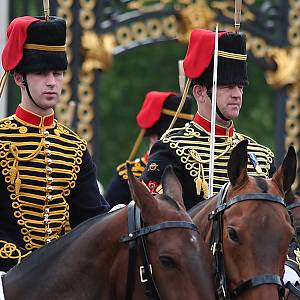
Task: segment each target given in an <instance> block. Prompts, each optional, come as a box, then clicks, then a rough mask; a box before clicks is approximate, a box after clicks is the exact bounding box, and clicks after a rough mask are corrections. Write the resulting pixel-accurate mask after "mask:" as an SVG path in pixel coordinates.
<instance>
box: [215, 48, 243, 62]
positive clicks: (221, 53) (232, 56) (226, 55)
mask: <svg viewBox="0 0 300 300" xmlns="http://www.w3.org/2000/svg"><path fill="white" fill-rule="evenodd" d="M218 56H220V57H224V58H229V59H235V60H247V54H238V53H231V52H226V51H220V50H219V52H218Z"/></svg>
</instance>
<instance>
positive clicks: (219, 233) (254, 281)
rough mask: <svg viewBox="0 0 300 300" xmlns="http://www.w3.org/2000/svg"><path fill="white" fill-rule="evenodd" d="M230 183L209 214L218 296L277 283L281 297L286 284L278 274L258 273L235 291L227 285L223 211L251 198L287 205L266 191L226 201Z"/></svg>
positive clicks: (220, 297) (232, 294)
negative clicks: (230, 289)
mask: <svg viewBox="0 0 300 300" xmlns="http://www.w3.org/2000/svg"><path fill="white" fill-rule="evenodd" d="M228 186H229V183H227V184H225V185H224V186H223V187H222V189H221V190H220V192H219V194H218V199H217V206H216V209H215V210H214V211H212V212H211V213H210V214H209V219H210V220H212V222H213V224H212V226H213V227H212V229H213V237H212V251H213V256H214V263H215V267H216V272H217V280H218V289H217V292H218V296H219V299H222V300H223V299H224V300H230V299H231V298H230V296H233V297H237V296H238V295H240V294H241V293H243V292H244V291H245V290H247V289H250V288H254V287H257V286H259V285H262V284H275V285H277V287H278V292H279V295H280V296H281V297H283V296H284V284H283V281H282V279H281V278H280V276H279V275H277V274H264V275H258V276H254V277H252V278H250V279H249V280H247V281H245V282H243V283H242V284H240V285H239V286H238V287H237V288H235V289H234V290H233V291H229V289H228V285H227V279H226V274H225V263H224V256H223V254H224V253H223V213H224V211H225V210H226V209H227V208H229V207H231V206H232V205H234V204H236V203H240V202H242V201H249V200H262V201H271V202H275V203H279V204H281V205H283V206H284V207H286V204H285V202H284V199H283V198H281V197H279V196H275V195H271V194H266V193H253V194H244V195H238V196H235V197H233V198H231V199H230V200H228V201H226V202H225V197H226V194H227V190H228Z"/></svg>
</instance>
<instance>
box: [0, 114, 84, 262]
mask: <svg viewBox="0 0 300 300" xmlns="http://www.w3.org/2000/svg"><path fill="white" fill-rule="evenodd" d="M29 128H31V129H30V130H29ZM41 128H42V127H37V126H31V125H29V124H24V122H23V121H21V120H19V119H17V118H16V116H10V117H8V118H6V119H3V120H1V122H0V158H1V159H0V166H1V168H2V174H3V175H4V177H5V182H6V183H7V190H8V192H9V193H10V199H11V206H12V208H13V211H14V213H13V216H14V218H15V219H16V220H17V223H18V225H19V226H20V235H21V236H22V237H23V241H24V242H25V249H26V250H27V251H31V250H33V249H36V248H40V247H41V246H44V245H45V243H47V242H48V240H54V239H56V238H58V237H59V235H60V233H61V232H62V230H63V229H64V227H65V226H66V223H67V220H68V218H69V205H68V203H67V201H66V197H67V196H69V195H70V192H71V189H73V188H74V187H75V185H76V179H77V174H78V173H79V171H80V168H81V164H82V157H83V152H84V151H85V150H86V147H87V143H86V142H85V141H84V140H83V139H81V138H80V137H79V136H78V135H77V134H75V133H74V132H73V131H71V130H70V129H69V128H67V127H65V126H64V125H62V124H60V123H57V121H56V120H55V122H54V125H53V126H51V127H47V131H48V133H47V134H46V132H45V131H43V129H41ZM44 129H45V128H44ZM69 137H70V138H69ZM31 149H32V150H31ZM49 151H50V152H49ZM50 159H51V162H49V160H50ZM28 161H30V162H31V161H32V162H33V163H34V164H35V166H34V167H32V166H31V165H30V164H28ZM14 168H15V169H14ZM49 169H51V170H49ZM49 172H50V173H49ZM18 176H19V179H20V180H21V179H22V187H21V190H19V188H18V186H17V185H18V184H16V182H17V178H18ZM50 177H52V178H51V180H50V181H48V180H49V178H50ZM12 181H14V183H11V182H12ZM48 197H50V198H48ZM6 248H7V247H6ZM6 248H5V249H6ZM8 249H14V248H13V247H12V246H11V248H8ZM19 250H20V249H19ZM3 251H4V250H3ZM7 251H8V250H6V251H4V254H3V256H5V255H6V254H5V253H7ZM11 251H12V250H11ZM15 251H16V252H13V256H15V257H19V254H18V251H17V250H15Z"/></svg>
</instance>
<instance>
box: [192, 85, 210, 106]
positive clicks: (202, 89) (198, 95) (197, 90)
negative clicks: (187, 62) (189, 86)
mask: <svg viewBox="0 0 300 300" xmlns="http://www.w3.org/2000/svg"><path fill="white" fill-rule="evenodd" d="M206 92H207V88H206V86H204V85H199V84H195V85H194V87H193V95H194V97H195V99H196V100H197V102H198V101H199V102H201V103H204V102H205V98H206V96H207V94H206Z"/></svg>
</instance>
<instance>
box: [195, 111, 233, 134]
mask: <svg viewBox="0 0 300 300" xmlns="http://www.w3.org/2000/svg"><path fill="white" fill-rule="evenodd" d="M193 121H194V122H195V123H196V124H198V125H199V126H201V127H202V128H203V129H204V130H205V131H206V132H207V133H210V126H211V125H210V124H211V123H210V121H209V120H207V119H205V118H204V117H203V116H201V115H200V114H199V113H198V112H197V113H196V114H195V117H194V120H193ZM233 132H234V124H233V122H232V121H231V125H230V126H229V127H223V126H220V125H217V124H216V129H215V134H216V136H228V137H232V136H233Z"/></svg>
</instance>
